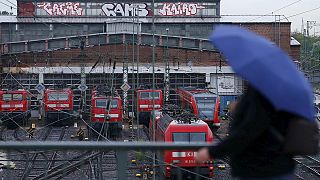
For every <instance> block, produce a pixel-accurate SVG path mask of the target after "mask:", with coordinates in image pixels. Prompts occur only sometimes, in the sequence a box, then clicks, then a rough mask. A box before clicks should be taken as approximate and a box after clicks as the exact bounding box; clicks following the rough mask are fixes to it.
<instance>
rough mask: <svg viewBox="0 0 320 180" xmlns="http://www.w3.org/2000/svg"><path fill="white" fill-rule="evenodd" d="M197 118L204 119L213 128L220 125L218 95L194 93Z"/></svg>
mask: <svg viewBox="0 0 320 180" xmlns="http://www.w3.org/2000/svg"><path fill="white" fill-rule="evenodd" d="M194 99H195V103H196V106H197V108H196V109H197V111H198V112H195V113H196V114H198V116H199V118H201V119H202V120H204V121H205V122H206V123H208V124H209V126H211V127H213V128H214V129H218V128H219V127H220V118H219V111H220V97H219V96H217V95H215V94H213V93H199V94H194Z"/></svg>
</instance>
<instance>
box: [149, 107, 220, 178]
mask: <svg viewBox="0 0 320 180" xmlns="http://www.w3.org/2000/svg"><path fill="white" fill-rule="evenodd" d="M174 109H175V110H174V111H172V110H170V111H162V112H161V111H157V112H156V116H155V127H154V128H155V140H156V141H163V142H174V143H179V142H194V143H196V142H213V134H212V131H211V129H210V128H209V126H208V125H207V124H206V123H205V122H204V121H202V120H199V119H198V118H197V117H195V116H194V115H191V114H189V113H185V112H182V110H178V111H177V110H176V108H174ZM181 112H182V113H181ZM152 126H153V124H152V121H150V137H151V138H152V137H153V136H152V135H153V127H152ZM194 156H195V152H194V151H193V150H192V151H191V150H170V151H169V150H168V151H165V152H164V153H158V154H157V158H159V159H160V160H161V161H164V162H165V164H166V166H165V167H163V168H164V169H163V168H162V172H164V174H165V176H166V178H174V177H175V176H177V174H178V173H182V175H183V177H185V176H187V177H190V176H194V175H193V174H190V173H188V172H187V171H183V170H181V171H180V172H179V169H177V168H176V167H177V166H178V167H181V168H183V169H187V170H189V171H192V172H197V169H196V168H199V169H198V170H199V171H198V172H199V173H200V174H201V175H204V176H207V177H213V169H214V168H213V161H212V160H210V161H208V162H204V163H200V164H199V163H196V162H195V160H194ZM171 164H173V165H174V166H171Z"/></svg>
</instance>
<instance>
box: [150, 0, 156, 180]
mask: <svg viewBox="0 0 320 180" xmlns="http://www.w3.org/2000/svg"><path fill="white" fill-rule="evenodd" d="M154 13H155V11H154V0H152V113H151V120H152V121H153V123H152V131H153V133H152V134H153V137H152V140H153V141H155V139H156V132H155V119H156V118H155V117H154V110H155V109H154V94H153V93H154V90H155V68H154V66H155V46H156V43H155V37H154V36H155V26H154V18H155V17H154ZM152 164H153V168H152V171H153V173H152V179H153V180H156V173H155V172H156V168H155V166H156V152H153V163H152Z"/></svg>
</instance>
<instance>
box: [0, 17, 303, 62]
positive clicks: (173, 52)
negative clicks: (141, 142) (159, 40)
mask: <svg viewBox="0 0 320 180" xmlns="http://www.w3.org/2000/svg"><path fill="white" fill-rule="evenodd" d="M235 24H237V23H235ZM238 25H241V26H243V27H246V28H248V29H250V30H252V31H254V32H256V33H257V34H259V35H262V36H264V37H266V38H268V39H270V40H272V41H274V42H275V43H276V44H278V45H279V46H280V47H281V48H282V49H284V50H285V51H286V52H288V53H290V55H292V56H293V58H294V59H296V58H297V57H298V54H299V53H298V50H297V49H295V48H294V47H293V49H292V51H291V48H290V25H291V24H290V23H281V24H280V26H279V24H275V23H242V24H239V23H238ZM135 47H137V46H135ZM127 50H128V53H127V54H128V59H129V62H131V61H132V46H128V47H127ZM85 51H86V54H87V55H88V58H87V59H86V61H85V62H86V63H88V66H91V65H92V64H93V63H95V62H96V61H97V60H98V59H99V56H100V57H102V59H103V58H105V60H106V62H108V61H109V58H111V59H112V60H116V61H117V62H119V63H122V61H123V56H124V52H125V46H124V45H122V44H119V45H104V46H94V47H88V48H85ZM155 51H156V63H157V64H164V62H165V59H164V48H163V47H156V48H155ZM79 54H80V49H69V50H55V51H52V52H38V53H22V54H17V55H13V56H12V55H3V57H2V59H3V66H8V64H9V62H11V64H12V62H15V64H16V65H17V66H28V64H29V65H31V66H33V65H35V63H36V64H37V66H65V65H66V64H67V65H69V66H76V65H79V63H80V61H79V58H78V55H79ZM17 59H18V60H20V61H21V62H22V63H17V62H16V60H17ZM220 59H221V57H220V54H219V53H218V52H213V51H199V50H190V49H181V48H170V49H169V61H170V63H171V64H175V65H177V64H178V62H179V63H180V65H182V66H184V65H186V64H187V62H188V61H189V60H191V61H192V62H193V65H194V66H215V65H219V64H220ZM140 62H141V63H151V62H152V47H150V46H140ZM119 63H118V65H119ZM222 65H225V63H222Z"/></svg>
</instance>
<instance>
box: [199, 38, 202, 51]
mask: <svg viewBox="0 0 320 180" xmlns="http://www.w3.org/2000/svg"><path fill="white" fill-rule="evenodd" d="M201 49H202V40H199V50H201Z"/></svg>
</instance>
